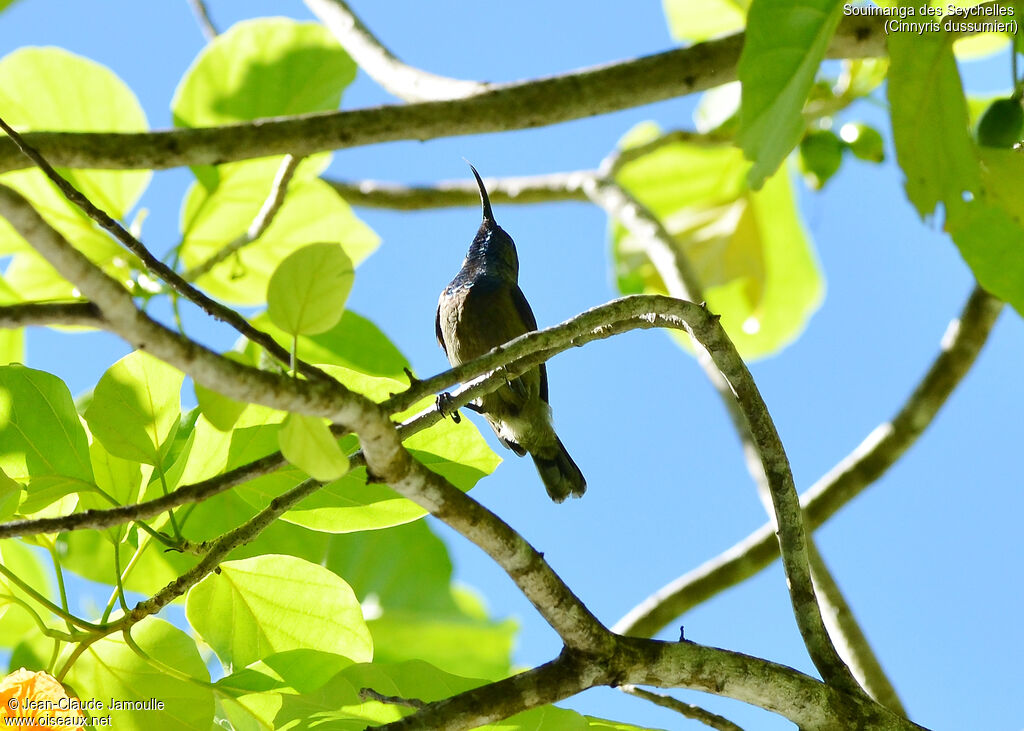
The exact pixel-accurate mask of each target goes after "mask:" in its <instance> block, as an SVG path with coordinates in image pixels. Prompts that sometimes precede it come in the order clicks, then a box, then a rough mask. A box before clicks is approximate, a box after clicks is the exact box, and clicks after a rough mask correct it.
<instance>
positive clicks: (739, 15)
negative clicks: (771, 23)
mask: <svg viewBox="0 0 1024 731" xmlns="http://www.w3.org/2000/svg"><path fill="white" fill-rule="evenodd" d="M748 5H750V0H662V2H661V6H662V9H663V10H664V11H665V20H667V21H668V29H669V32H670V33H671V34H672V37H673V38H675V39H676V40H677V41H706V40H707V39H708V38H715V37H718V36H722V35H725V34H726V33H732V32H735V31H738V30H740V29H741V28H742V27H743V24H744V22H745V21H746V14H747V6H748Z"/></svg>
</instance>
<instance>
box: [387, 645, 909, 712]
mask: <svg viewBox="0 0 1024 731" xmlns="http://www.w3.org/2000/svg"><path fill="white" fill-rule="evenodd" d="M627 684H628V685H654V686H657V687H661V688H689V689H692V690H700V691H704V692H707V693H712V694H714V695H720V696H725V697H728V698H735V699H737V700H741V701H745V702H747V703H751V704H753V705H756V706H760V707H761V708H765V709H766V710H769V711H772V712H774V713H778V714H780V715H782V716H784V717H786V718H788V719H789V720H791V721H793V722H794V723H795V724H797V726H799V727H800V728H801V729H803V730H804V731H834V730H835V729H837V728H870V729H877V730H881V729H899V730H901V731H910V730H911V729H918V730H920V729H921V727H920V726H917V725H916V724H914V723H911V722H910V721H908V720H906V719H904V718H902V717H900V716H897V715H895V714H893V713H892V712H891V711H889V710H888V709H886V708H884V707H883V706H880V705H878V704H877V703H875V702H874V701H872V700H871V699H870V698H868V697H867V696H864V695H861V694H857V695H851V694H848V693H845V692H843V691H841V690H839V689H837V688H834V687H830V686H828V685H826V684H824V683H822V682H821V681H819V680H816V679H814V678H811V677H809V676H807V675H804V674H803V673H800V672H797V671H796V670H794V669H792V668H790V667H786V666H785V665H780V664H778V663H773V662H769V661H767V660H761V659H759V658H755V657H750V656H749V655H743V654H741V653H738V652H730V651H728V650H721V649H718V648H715V647H706V646H704V645H698V644H696V643H692V642H678V643H669V642H659V641H657V640H647V639H637V638H631V637H616V638H615V646H614V649H613V650H612V652H611V654H610V655H608V656H606V657H595V656H592V655H587V654H584V653H579V652H573V651H569V650H563V651H562V654H561V655H559V656H558V657H557V658H556V659H554V660H552V661H551V662H548V663H545V664H544V665H541V666H539V667H537V668H534V669H532V670H528V671H526V672H523V673H519V674H517V675H513V676H512V677H510V678H506V679H504V680H500V681H498V682H495V683H490V684H488V685H484V686H481V687H479V688H474V689H472V690H468V691H466V692H464V693H460V694H458V695H455V696H452V697H451V698H446V699H444V700H441V701H435V702H434V703H428V704H427V705H426V707H424V708H423V709H421V710H419V711H417V712H416V713H413V714H411V715H409V716H406V717H405V718H402V719H400V720H398V721H393V722H391V723H388V724H385V725H383V726H379V727H377V728H378V729H379V731H385V730H386V731H400V730H401V731H410V730H412V729H417V730H418V729H424V730H426V729H437V728H444V729H468V728H475V727H477V726H481V725H483V724H486V723H493V722H495V721H498V720H500V719H502V718H508V717H509V716H511V715H513V714H515V713H520V712H522V711H524V710H529V709H530V708H537V707H539V706H543V705H547V704H549V703H554V702H557V701H560V700H563V699H565V698H569V697H571V696H573V695H576V694H577V693H580V692H582V691H584V690H587V689H588V688H593V687H596V686H599V685H613V686H614V685H627Z"/></svg>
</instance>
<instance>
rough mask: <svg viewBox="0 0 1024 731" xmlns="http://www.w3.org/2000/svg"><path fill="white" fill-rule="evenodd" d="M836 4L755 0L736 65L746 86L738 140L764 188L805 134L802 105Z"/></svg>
mask: <svg viewBox="0 0 1024 731" xmlns="http://www.w3.org/2000/svg"><path fill="white" fill-rule="evenodd" d="M842 7H843V6H842V3H840V2H837V0H754V1H753V2H752V3H751V5H750V12H749V13H748V16H747V30H746V41H745V43H744V44H743V53H742V55H741V56H740V61H739V65H738V66H737V75H738V77H739V80H740V82H741V83H742V84H743V98H742V102H741V104H740V131H739V136H738V141H739V143H740V144H741V145H742V147H743V152H744V154H746V156H747V158H748V159H750V160H753V161H754V165H753V167H751V169H750V172H749V174H748V179H749V181H750V185H751V187H753V188H755V189H757V188H760V187H761V186H762V185H763V184H764V181H765V179H766V178H767V177H768V176H769V175H771V174H772V173H774V172H775V171H776V170H778V168H779V165H781V164H782V161H783V160H785V159H786V156H787V155H788V154H789V152H790V151H791V150H792V149H793V148H794V147H795V146H796V144H797V143H798V142H799V141H800V138H801V136H802V135H803V131H804V118H803V115H802V111H803V106H804V101H805V100H806V99H807V94H808V92H809V91H810V90H811V85H812V84H813V83H814V75H815V74H816V73H817V71H818V66H819V65H820V64H821V61H822V59H823V58H824V57H825V51H826V50H828V44H829V41H831V39H832V35H833V34H834V33H835V30H836V26H838V25H839V20H840V18H841V17H842Z"/></svg>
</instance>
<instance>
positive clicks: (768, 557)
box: [613, 287, 1003, 637]
mask: <svg viewBox="0 0 1024 731" xmlns="http://www.w3.org/2000/svg"><path fill="white" fill-rule="evenodd" d="M1002 308H1003V303H1002V302H1000V301H999V300H998V299H996V298H995V297H993V296H992V295H990V294H988V293H987V292H985V291H984V290H982V289H981V288H980V287H975V289H974V290H973V291H972V292H971V295H970V297H969V298H968V299H967V302H966V303H965V304H964V307H963V310H962V311H961V313H960V315H959V317H958V318H956V319H954V320H953V321H952V322H951V323H950V325H949V327H948V328H947V330H946V335H945V336H944V337H943V339H942V346H941V351H940V353H939V355H938V356H937V357H936V358H935V360H934V361H933V362H932V364H931V366H930V367H929V368H928V371H927V372H926V373H925V375H924V377H923V378H922V379H921V381H920V382H919V383H918V385H917V386H916V387H915V388H914V391H913V393H912V394H911V395H910V396H909V398H908V399H907V400H906V402H905V403H904V404H903V406H902V407H901V408H900V409H899V411H898V412H897V413H896V415H895V416H894V417H893V418H892V420H890V421H887V422H884V423H883V424H881V425H879V426H878V427H876V428H875V429H874V430H873V431H872V432H871V433H870V434H869V435H868V436H867V437H866V438H865V439H864V441H862V442H861V443H860V444H859V445H858V446H857V447H856V448H855V449H854V450H853V451H852V452H850V454H849V455H847V456H846V457H845V458H844V459H843V460H841V461H840V462H839V463H838V464H837V465H836V466H835V467H833V468H832V469H831V470H830V471H829V472H828V473H827V474H825V475H824V476H823V477H821V479H819V480H818V481H817V482H816V483H815V484H814V485H813V486H812V487H811V488H809V489H808V490H807V491H806V492H805V493H804V494H803V495H802V496H801V503H802V504H803V506H804V516H805V520H806V522H807V527H808V529H809V530H811V531H813V530H815V529H817V528H818V527H819V526H821V525H822V524H823V523H824V522H825V521H827V520H828V519H829V518H831V517H832V516H833V515H834V514H835V513H836V512H838V510H839V509H840V508H842V507H843V506H844V505H846V503H848V502H849V501H850V500H852V499H853V498H854V497H856V496H857V495H859V494H860V492H861V491H862V490H863V489H864V488H865V487H867V486H868V485H870V484H871V483H873V482H874V481H875V480H877V479H878V478H879V477H881V476H882V475H883V474H884V473H885V472H886V471H887V470H888V469H889V467H891V466H892V465H893V464H895V462H896V461H897V460H898V459H899V458H900V457H901V456H902V455H903V454H904V453H905V452H906V451H907V450H908V449H909V448H910V447H911V445H912V444H913V443H914V442H915V441H917V438H918V437H919V436H920V435H921V434H922V432H924V430H925V429H926V428H927V427H928V425H929V424H930V423H931V422H932V420H933V419H934V418H935V415H936V414H937V413H938V411H939V409H940V408H942V406H943V404H945V402H946V400H947V399H948V398H949V396H950V394H952V393H953V390H954V389H955V388H956V387H957V385H958V384H959V383H960V381H961V380H963V377H964V376H965V375H966V374H967V372H968V371H969V370H970V369H971V366H972V365H973V364H974V361H975V360H976V358H977V357H978V353H980V352H981V349H982V346H984V344H985V342H986V341H987V339H988V336H989V333H990V332H991V331H992V327H993V326H994V325H995V322H996V320H997V318H998V317H999V313H1000V312H1001V311H1002ZM777 558H778V550H777V548H776V546H775V535H774V533H773V530H772V527H771V526H770V525H763V526H761V527H760V528H759V529H758V530H756V531H754V532H753V533H751V534H750V535H749V536H747V537H746V538H744V539H743V540H742V541H740V542H739V543H737V544H735V545H734V546H732V547H731V548H729V549H728V550H726V551H723V552H722V553H721V554H720V555H718V556H716V557H715V558H713V559H711V560H709V561H707V562H706V563H705V564H703V565H702V566H699V567H697V568H696V569H694V570H693V571H690V572H688V573H687V574H685V575H683V576H681V577H679V578H678V579H676V580H674V581H672V582H670V583H669V584H667V585H666V586H664V587H663V588H661V589H659V590H658V591H657V592H655V593H654V594H652V595H651V596H650V597H648V598H647V599H645V600H644V601H643V602H641V603H640V604H638V605H637V606H636V607H635V608H634V609H633V610H631V611H630V612H629V613H628V614H626V616H624V617H623V618H622V619H620V620H619V621H618V622H617V623H616V624H615V626H614V627H613V631H615V632H618V633H620V634H629V635H636V636H640V637H650V636H652V635H654V634H656V633H657V632H658V631H660V630H661V629H662V628H663V627H665V626H667V625H669V624H670V623H672V622H673V621H674V620H675V619H676V617H678V616H679V615H681V614H683V613H684V612H686V611H688V610H689V609H692V608H693V607H694V606H696V605H698V604H700V603H701V602H704V601H706V600H708V599H709V598H711V597H712V596H714V595H716V594H718V593H719V592H721V591H724V590H725V589H727V588H729V587H730V586H734V585H736V584H738V583H740V582H741V581H744V580H746V579H748V578H750V577H751V576H753V575H754V574H756V573H757V572H758V571H760V570H761V569H763V568H765V567H766V566H768V565H769V564H771V563H772V562H773V561H774V560H775V559H777Z"/></svg>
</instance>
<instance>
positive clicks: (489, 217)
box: [466, 165, 519, 281]
mask: <svg viewBox="0 0 1024 731" xmlns="http://www.w3.org/2000/svg"><path fill="white" fill-rule="evenodd" d="M469 169H470V170H472V171H473V177H474V178H476V184H477V185H478V186H479V187H480V203H481V205H482V206H483V220H482V221H481V222H480V228H479V229H478V230H477V232H476V237H475V238H474V239H473V243H472V244H470V247H469V253H467V254H466V262H467V263H469V262H472V263H474V264H482V265H483V266H484V267H485V268H486V269H487V270H489V271H491V272H493V273H495V274H497V275H499V276H502V277H507V278H509V279H511V280H512V281H518V279H519V255H518V254H517V253H516V245H515V242H514V241H512V237H511V236H509V235H508V234H507V233H505V230H504V229H503V228H502V227H501V226H499V225H498V224H497V222H496V221H495V220H494V213H493V212H492V211H491V201H490V198H488V196H487V188H486V187H485V186H484V181H483V180H482V179H481V178H480V173H478V172H477V171H476V168H475V167H473V166H472V165H470V166H469Z"/></svg>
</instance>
